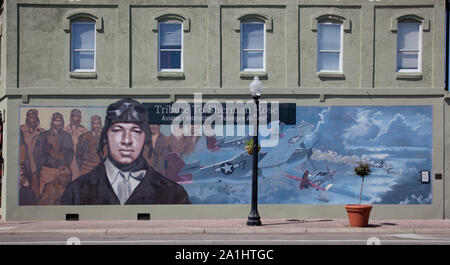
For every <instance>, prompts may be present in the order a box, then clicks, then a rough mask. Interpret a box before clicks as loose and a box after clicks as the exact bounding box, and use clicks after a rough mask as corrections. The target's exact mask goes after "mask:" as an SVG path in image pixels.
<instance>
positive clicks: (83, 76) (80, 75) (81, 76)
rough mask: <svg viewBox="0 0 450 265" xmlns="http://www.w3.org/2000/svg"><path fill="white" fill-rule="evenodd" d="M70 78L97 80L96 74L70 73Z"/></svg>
mask: <svg viewBox="0 0 450 265" xmlns="http://www.w3.org/2000/svg"><path fill="white" fill-rule="evenodd" d="M70 78H77V79H97V73H95V72H71V73H70Z"/></svg>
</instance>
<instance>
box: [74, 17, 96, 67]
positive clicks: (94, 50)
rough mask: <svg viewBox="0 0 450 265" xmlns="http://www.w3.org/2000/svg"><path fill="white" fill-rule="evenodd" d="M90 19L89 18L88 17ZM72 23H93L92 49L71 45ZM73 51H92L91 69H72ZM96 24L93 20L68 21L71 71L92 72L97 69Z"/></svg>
mask: <svg viewBox="0 0 450 265" xmlns="http://www.w3.org/2000/svg"><path fill="white" fill-rule="evenodd" d="M90 20H91V19H90ZM74 24H93V25H94V49H93V50H92V49H74V48H73V47H74V45H73V41H74V38H73V34H74V30H73V26H74ZM74 52H94V67H93V69H74V65H73V63H74V61H73V54H74ZM96 61H97V25H96V22H95V21H71V22H70V72H72V73H93V72H95V71H96V69H97V64H96Z"/></svg>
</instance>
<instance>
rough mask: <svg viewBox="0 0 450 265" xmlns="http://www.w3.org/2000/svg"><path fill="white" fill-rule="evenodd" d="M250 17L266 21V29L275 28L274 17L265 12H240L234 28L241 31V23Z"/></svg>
mask: <svg viewBox="0 0 450 265" xmlns="http://www.w3.org/2000/svg"><path fill="white" fill-rule="evenodd" d="M249 19H258V20H262V21H264V23H265V24H266V31H272V30H273V19H272V17H270V16H268V15H265V14H244V15H242V14H240V15H239V16H238V17H237V18H236V19H235V20H234V22H235V23H234V30H235V31H237V32H239V31H241V23H242V22H245V21H246V20H249Z"/></svg>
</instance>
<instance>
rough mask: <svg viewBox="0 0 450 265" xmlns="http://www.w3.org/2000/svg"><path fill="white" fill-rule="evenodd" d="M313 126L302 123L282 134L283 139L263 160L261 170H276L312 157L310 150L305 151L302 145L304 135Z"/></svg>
mask: <svg viewBox="0 0 450 265" xmlns="http://www.w3.org/2000/svg"><path fill="white" fill-rule="evenodd" d="M313 126H314V125H313V124H312V123H306V122H302V123H300V124H299V125H297V126H295V127H291V128H288V129H287V130H286V132H285V133H283V136H284V137H283V138H281V139H280V140H279V142H278V145H277V148H274V149H271V150H270V151H269V152H268V155H267V156H266V158H265V159H264V160H262V161H261V163H260V167H261V168H277V167H280V166H283V165H285V164H288V165H293V164H297V163H302V162H305V161H306V160H308V159H309V158H310V157H311V155H312V148H313V147H314V145H315V144H316V143H317V141H316V143H315V144H313V145H312V147H311V148H309V149H307V148H306V147H305V144H304V137H305V135H306V134H307V133H308V132H309V131H310V130H311V128H312V127H313Z"/></svg>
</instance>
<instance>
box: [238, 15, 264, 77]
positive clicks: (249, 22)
mask: <svg viewBox="0 0 450 265" xmlns="http://www.w3.org/2000/svg"><path fill="white" fill-rule="evenodd" d="M244 24H262V25H263V29H262V31H263V49H262V52H263V67H262V68H244V64H243V63H244V61H243V54H244V52H248V51H250V52H251V51H261V49H243V48H242V44H243V37H242V36H243V32H244V30H243V25H244ZM266 26H267V25H266V21H263V20H260V19H252V20H246V21H241V22H240V34H239V38H240V40H239V45H240V47H239V50H240V51H239V54H240V63H239V64H240V65H239V69H240V71H241V72H266V53H267V46H266V41H267V34H266V30H267V29H266ZM244 50H245V51H244Z"/></svg>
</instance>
